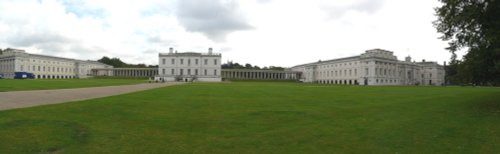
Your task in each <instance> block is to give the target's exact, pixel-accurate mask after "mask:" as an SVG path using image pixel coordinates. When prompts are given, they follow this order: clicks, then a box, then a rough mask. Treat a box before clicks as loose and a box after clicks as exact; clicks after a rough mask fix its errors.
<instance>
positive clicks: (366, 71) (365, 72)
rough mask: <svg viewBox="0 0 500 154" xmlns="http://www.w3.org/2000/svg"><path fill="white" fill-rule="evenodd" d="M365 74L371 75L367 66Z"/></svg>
mask: <svg viewBox="0 0 500 154" xmlns="http://www.w3.org/2000/svg"><path fill="white" fill-rule="evenodd" d="M365 75H367V76H368V75H369V72H368V68H365Z"/></svg>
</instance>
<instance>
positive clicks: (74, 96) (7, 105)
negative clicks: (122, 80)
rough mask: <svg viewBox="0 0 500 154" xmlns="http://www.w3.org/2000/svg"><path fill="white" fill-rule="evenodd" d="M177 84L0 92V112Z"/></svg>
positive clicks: (175, 83)
mask: <svg viewBox="0 0 500 154" xmlns="http://www.w3.org/2000/svg"><path fill="white" fill-rule="evenodd" d="M177 84H182V82H167V83H145V84H135V85H122V86H108V87H91V88H75V89H56V90H34V91H12V92H0V110H8V109H15V108H24V107H32V106H39V105H46V104H58V103H65V102H71V101H80V100H87V99H93V98H100V97H106V96H113V95H119V94H125V93H131V92H136V91H142V90H148V89H154V88H159V87H165V86H171V85H177Z"/></svg>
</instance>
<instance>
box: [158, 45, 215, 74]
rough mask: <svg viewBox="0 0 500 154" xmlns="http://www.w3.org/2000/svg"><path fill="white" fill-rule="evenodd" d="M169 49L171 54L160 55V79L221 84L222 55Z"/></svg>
mask: <svg viewBox="0 0 500 154" xmlns="http://www.w3.org/2000/svg"><path fill="white" fill-rule="evenodd" d="M173 50H174V49H173V48H170V49H169V53H160V54H159V65H158V73H159V74H158V76H157V77H158V78H160V79H161V80H164V81H185V82H187V81H204V82H220V81H222V79H221V54H217V53H213V50H212V48H209V49H208V53H196V52H184V53H178V52H177V51H175V52H174V51H173Z"/></svg>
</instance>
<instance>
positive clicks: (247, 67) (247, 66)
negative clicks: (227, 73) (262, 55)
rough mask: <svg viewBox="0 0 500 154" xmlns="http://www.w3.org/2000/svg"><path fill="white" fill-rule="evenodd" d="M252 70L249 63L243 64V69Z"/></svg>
mask: <svg viewBox="0 0 500 154" xmlns="http://www.w3.org/2000/svg"><path fill="white" fill-rule="evenodd" d="M252 68H253V66H252V64H249V63H246V64H245V69H252Z"/></svg>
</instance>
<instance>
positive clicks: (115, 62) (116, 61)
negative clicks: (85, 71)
mask: <svg viewBox="0 0 500 154" xmlns="http://www.w3.org/2000/svg"><path fill="white" fill-rule="evenodd" d="M97 61H98V62H101V63H103V64H107V65H111V66H113V67H114V68H158V65H146V64H127V63H125V62H123V61H122V60H120V58H109V57H106V56H104V57H102V58H101V59H99V60H97Z"/></svg>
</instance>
